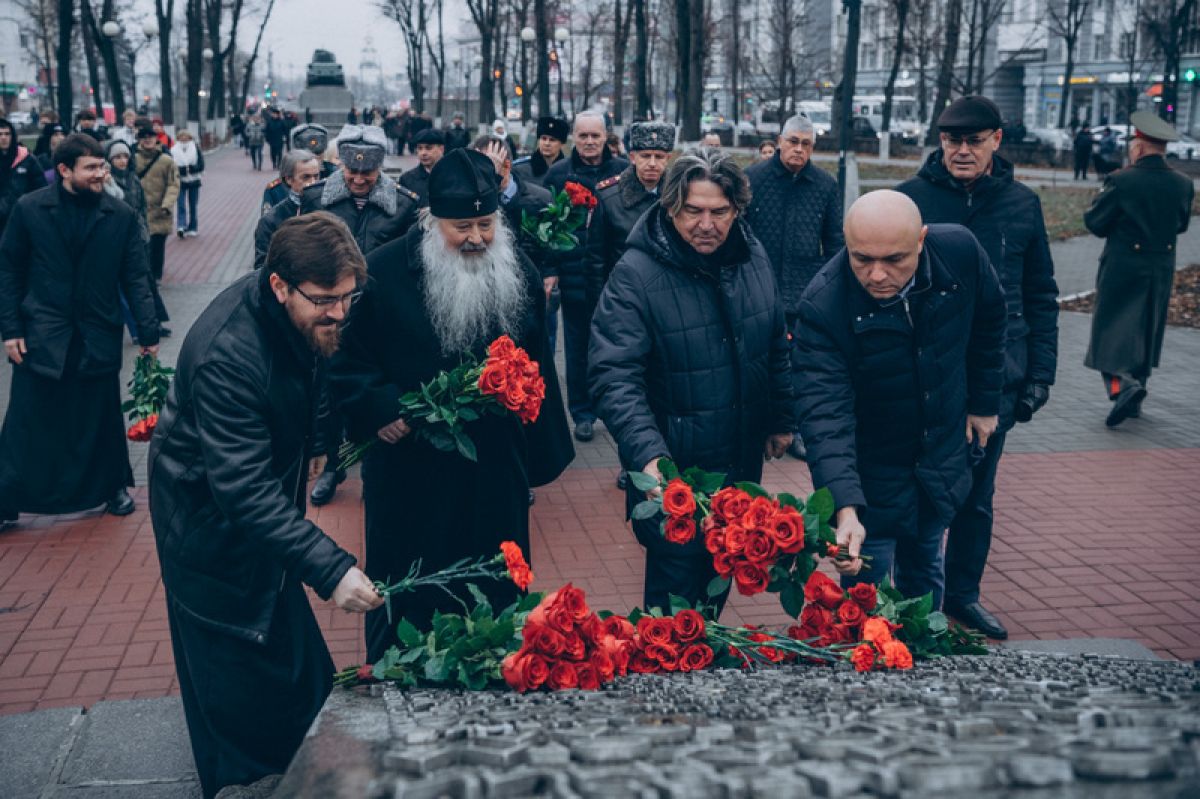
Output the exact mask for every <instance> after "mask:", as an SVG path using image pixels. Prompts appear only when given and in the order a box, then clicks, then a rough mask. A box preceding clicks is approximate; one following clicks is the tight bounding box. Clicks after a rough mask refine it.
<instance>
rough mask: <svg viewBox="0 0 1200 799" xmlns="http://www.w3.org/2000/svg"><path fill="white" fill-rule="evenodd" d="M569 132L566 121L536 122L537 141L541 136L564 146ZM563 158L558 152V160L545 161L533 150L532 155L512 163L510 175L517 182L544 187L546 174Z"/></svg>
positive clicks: (554, 118)
mask: <svg viewBox="0 0 1200 799" xmlns="http://www.w3.org/2000/svg"><path fill="white" fill-rule="evenodd" d="M570 130H571V128H570V126H568V125H567V120H565V119H562V118H560V117H540V118H539V119H538V121H537V137H538V138H539V139H540V138H541V137H543V136H553V137H554V138H556V139H558V140H559V141H560V142H562V143H563V144H566V143H567V136H568V134H569V133H570ZM564 157H565V156H564V155H563V154H562V153H561V152H560V153H559V154H558V158H556V159H554V160H553V161H547V160H546V159H545V158H543V157H542V154H541V153H540V152H539V151H538V150H537V149H536V148H535V149H534V151H533V154H532V155H527V156H525V157H524V158H518V159H517V160H515V161H513V165H512V173H513V174H514V175H516V177H517V179H518V180H521V181H524V182H526V183H535V184H537V185H538V186H544V185H545V178H546V172H547V171H548V170H549V169H550V167H552V166H554V165H555V164H557V163H558V162H559V161H561V160H562V159H563V158H564Z"/></svg>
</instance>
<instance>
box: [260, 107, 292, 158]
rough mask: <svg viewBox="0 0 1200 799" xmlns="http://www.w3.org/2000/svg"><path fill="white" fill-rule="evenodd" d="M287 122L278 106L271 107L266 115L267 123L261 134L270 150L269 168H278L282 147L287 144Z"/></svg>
mask: <svg viewBox="0 0 1200 799" xmlns="http://www.w3.org/2000/svg"><path fill="white" fill-rule="evenodd" d="M287 135H288V124H287V121H286V120H284V118H283V115H282V114H281V113H279V109H278V108H272V109H271V111H270V113H269V114H268V115H267V124H266V127H265V128H264V129H263V136H264V138H265V139H266V140H267V149H268V150H269V151H270V152H271V168H272V169H279V161H280V159H282V158H283V148H284V146H285V145H286V144H287Z"/></svg>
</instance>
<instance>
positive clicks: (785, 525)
mask: <svg viewBox="0 0 1200 799" xmlns="http://www.w3.org/2000/svg"><path fill="white" fill-rule="evenodd" d="M767 531H768V532H769V533H770V534H771V537H772V538H773V539H774V540H775V543H776V545H778V547H779V548H780V549H782V550H783V551H784V552H786V553H787V554H789V555H795V554H796V553H797V552H799V551H800V550H801V549H804V517H803V516H801V515H800V513H799V512H798V511H797V510H796V509H795V508H793V507H791V506H790V505H784V506H781V507H780V508H779V512H778V513H776V514H775V515H774V516H772V517H771V521H770V522H769V523H768V525H767Z"/></svg>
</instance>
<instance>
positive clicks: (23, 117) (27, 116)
mask: <svg viewBox="0 0 1200 799" xmlns="http://www.w3.org/2000/svg"><path fill="white" fill-rule="evenodd" d="M6 118H7V119H8V121H9V122H11V123H12V126H13V127H14V128H16V129H17V131H18V132H20V131H22V130H26V129H28V128H31V127H33V114H31V113H30V112H29V111H9V112H8V116H7V117H6Z"/></svg>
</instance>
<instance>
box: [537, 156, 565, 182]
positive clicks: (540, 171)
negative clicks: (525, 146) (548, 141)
mask: <svg viewBox="0 0 1200 799" xmlns="http://www.w3.org/2000/svg"><path fill="white" fill-rule="evenodd" d="M564 158H566V156H565V155H563V154H562V150H559V151H558V158H555V159H554V160H553V161H547V160H546V156H544V155H542V152H541V150H534V151H533V155H531V156H529V163H530V164H531V165H532V168H533V174H534V175H535V176H537V177H539V178H540V177H541V176H542V175H544V174H546V170H547V169H549V168H550V167H552V166H554V165H555V164H557V163H558V162H559V161H561V160H563V159H564Z"/></svg>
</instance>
